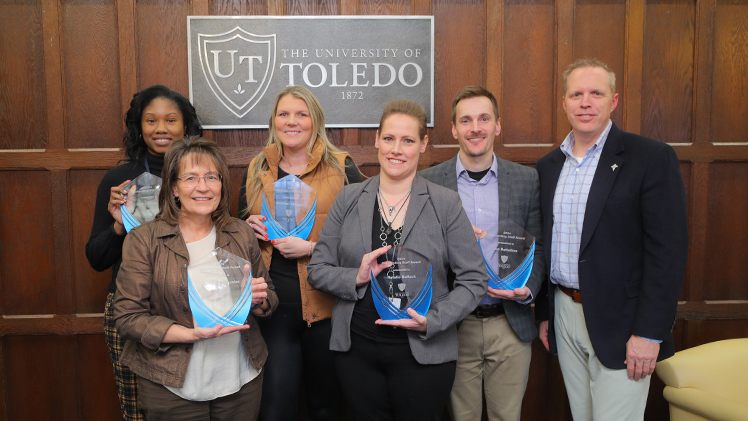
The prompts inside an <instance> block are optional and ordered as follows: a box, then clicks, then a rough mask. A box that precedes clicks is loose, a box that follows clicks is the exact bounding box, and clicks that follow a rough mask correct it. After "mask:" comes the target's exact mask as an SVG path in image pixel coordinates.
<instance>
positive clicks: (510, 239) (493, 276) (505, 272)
mask: <svg viewBox="0 0 748 421" xmlns="http://www.w3.org/2000/svg"><path fill="white" fill-rule="evenodd" d="M481 243H484V244H491V245H492V249H486V250H488V251H490V252H491V253H490V254H486V250H484V249H483V246H482V245H481ZM478 244H479V245H481V253H483V261H484V262H486V269H487V271H488V286H489V287H491V288H495V289H515V288H522V287H524V286H525V284H527V280H528V279H530V274H531V273H532V263H533V259H534V258H535V237H533V236H532V235H530V233H528V232H527V231H525V230H524V229H523V228H522V227H520V226H519V225H517V224H515V223H514V222H513V221H511V220H504V221H501V222H499V235H498V236H486V237H485V238H483V240H481V241H478ZM494 244H495V245H496V246H495V248H493V247H494V246H493V245H494ZM491 259H496V260H498V265H497V267H498V273H497V272H496V271H494V270H493V269H492V268H491V265H490V264H489V263H488V262H490V261H491ZM496 260H494V262H495V261H496Z"/></svg>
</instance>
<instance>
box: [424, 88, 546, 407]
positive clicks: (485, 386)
mask: <svg viewBox="0 0 748 421" xmlns="http://www.w3.org/2000/svg"><path fill="white" fill-rule="evenodd" d="M500 132H501V119H500V118H499V106H498V103H497V101H496V97H494V95H493V94H492V93H491V92H490V91H488V90H487V89H485V88H483V87H480V86H466V87H465V88H463V89H461V90H460V92H458V93H457V95H455V98H454V99H453V101H452V135H453V136H454V137H455V139H457V141H458V143H459V145H460V152H459V153H458V154H457V156H455V157H454V158H452V159H450V160H448V161H446V162H443V163H441V164H439V165H437V166H434V167H431V168H428V169H425V170H423V171H421V172H420V174H421V175H422V176H423V177H424V178H425V179H427V180H429V181H431V182H433V183H436V184H439V185H442V186H444V187H448V188H450V189H452V190H455V191H457V192H458V193H459V194H460V197H461V199H462V205H463V207H464V208H465V212H466V213H467V215H468V218H469V219H470V222H471V223H472V224H473V226H474V227H476V228H478V229H479V231H477V232H478V233H479V235H483V234H485V236H484V238H483V239H481V246H482V247H483V252H484V253H485V254H486V259H488V261H489V262H490V265H491V266H492V270H494V272H495V273H498V265H499V255H500V253H499V252H498V241H499V239H498V231H499V227H500V223H503V222H506V221H511V223H512V224H513V225H516V226H517V227H518V228H519V229H521V230H525V231H527V232H529V234H530V235H531V236H533V237H535V240H536V242H535V254H534V255H533V257H532V259H533V268H532V272H531V273H530V277H529V279H528V281H527V284H526V285H525V286H524V287H522V288H516V289H504V290H500V289H494V288H490V287H489V288H488V293H487V294H486V296H484V297H482V299H481V302H480V304H479V305H478V307H477V308H475V310H473V311H472V312H471V314H469V315H468V316H467V317H465V319H464V320H463V321H462V325H461V326H460V329H459V331H458V338H459V342H460V348H459V356H458V358H457V371H456V373H455V381H454V385H453V386H452V393H451V396H450V404H451V405H450V406H451V409H452V415H453V417H454V419H455V421H462V420H478V419H480V418H481V415H482V408H483V405H482V404H483V395H484V393H485V396H486V409H487V412H488V419H489V420H492V421H493V420H504V421H508V420H519V419H520V413H521V410H522V397H523V396H524V394H525V388H526V386H527V379H528V377H529V373H530V360H531V359H532V346H531V343H532V340H533V339H535V338H536V337H537V336H538V333H537V329H536V327H535V319H534V318H533V315H532V307H531V303H532V301H533V299H534V298H535V297H536V296H537V295H538V293H539V292H540V288H541V286H542V285H543V279H544V277H545V262H544V261H543V251H542V250H543V249H542V246H541V241H540V231H541V225H542V222H541V217H540V193H539V187H540V186H539V183H538V173H537V172H536V171H535V169H533V168H530V167H525V166H523V165H519V164H515V163H513V162H509V161H506V160H503V159H501V158H499V157H497V156H496V154H495V153H494V152H493V143H494V139H495V138H496V136H498V134H499V133H500ZM489 234H490V235H489Z"/></svg>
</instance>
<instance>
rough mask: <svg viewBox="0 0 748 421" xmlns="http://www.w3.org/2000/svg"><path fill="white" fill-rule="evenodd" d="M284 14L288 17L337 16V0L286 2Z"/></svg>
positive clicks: (291, 0) (289, 0)
mask: <svg viewBox="0 0 748 421" xmlns="http://www.w3.org/2000/svg"><path fill="white" fill-rule="evenodd" d="M285 3H286V8H285V13H284V14H286V15H289V16H294V15H298V16H324V15H337V14H338V2H337V0H286V2H285Z"/></svg>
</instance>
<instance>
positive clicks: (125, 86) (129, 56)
mask: <svg viewBox="0 0 748 421" xmlns="http://www.w3.org/2000/svg"><path fill="white" fill-rule="evenodd" d="M115 1H116V3H117V37H118V39H117V46H118V52H119V78H120V79H119V80H120V82H119V83H120V112H119V114H118V116H119V120H120V127H121V131H122V132H123V133H124V129H125V122H124V116H125V112H126V111H127V110H128V109H129V108H130V101H131V100H132V96H133V95H134V94H135V92H137V91H138V68H137V67H136V66H134V63H135V60H136V57H137V55H136V51H135V0H115ZM118 146H120V145H118Z"/></svg>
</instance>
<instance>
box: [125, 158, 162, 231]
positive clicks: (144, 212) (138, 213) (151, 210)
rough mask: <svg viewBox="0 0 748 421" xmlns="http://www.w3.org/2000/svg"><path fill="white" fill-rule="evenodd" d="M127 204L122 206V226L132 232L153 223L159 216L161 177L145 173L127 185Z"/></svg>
mask: <svg viewBox="0 0 748 421" xmlns="http://www.w3.org/2000/svg"><path fill="white" fill-rule="evenodd" d="M124 189H125V199H126V200H127V203H125V204H124V205H122V206H120V211H121V213H122V224H123V225H124V226H125V230H126V231H127V232H130V230H132V229H133V228H135V227H137V226H140V224H144V223H146V222H148V221H153V220H154V219H155V218H156V215H157V214H158V194H159V192H160V191H161V177H158V176H155V175H153V174H151V173H149V172H144V173H143V174H140V175H139V176H137V177H136V178H135V179H134V180H132V181H130V182H129V183H127V184H125V186H124Z"/></svg>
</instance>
